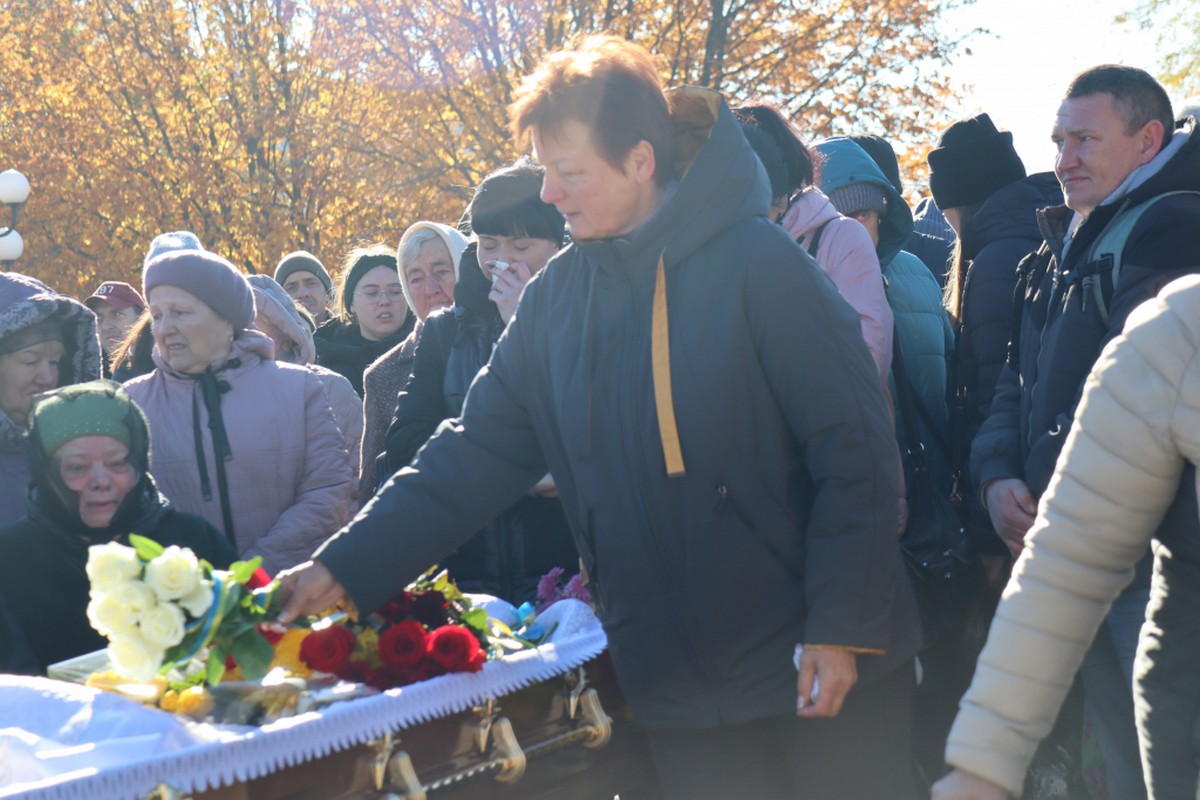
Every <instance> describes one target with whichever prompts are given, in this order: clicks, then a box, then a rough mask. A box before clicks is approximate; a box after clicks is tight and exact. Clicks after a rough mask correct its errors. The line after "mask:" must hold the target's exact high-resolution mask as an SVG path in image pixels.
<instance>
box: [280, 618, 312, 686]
mask: <svg viewBox="0 0 1200 800" xmlns="http://www.w3.org/2000/svg"><path fill="white" fill-rule="evenodd" d="M310 633H312V631H310V630H308V629H307V628H289V629H288V631H287V632H286V633H285V634H283V638H282V639H280V640H279V641H278V642H276V643H275V657H274V658H272V659H271V667H270V668H271V669H275V668H276V667H283V668H284V669H286V670H287V671H288V672H290V673H292V674H293V675H295V676H296V677H298V678H307V677H309V676H310V675H312V670H311V669H309V667H308V665H307V664H305V663H304V661H303V660H301V658H300V645H301V643H303V641H304V640H305V639H306V638H307V637H308V634H310Z"/></svg>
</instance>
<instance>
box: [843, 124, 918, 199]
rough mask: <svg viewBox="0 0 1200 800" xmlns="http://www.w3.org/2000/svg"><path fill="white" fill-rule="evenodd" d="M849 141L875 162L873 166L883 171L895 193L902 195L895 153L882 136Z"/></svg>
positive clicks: (853, 137) (854, 137) (902, 187)
mask: <svg viewBox="0 0 1200 800" xmlns="http://www.w3.org/2000/svg"><path fill="white" fill-rule="evenodd" d="M847 138H848V139H850V141H852V142H854V143H855V144H856V145H858V146H859V147H861V148H862V149H863V150H866V151H867V155H869V156H870V157H871V160H872V161H874V162H875V166H877V167H879V169H880V170H882V171H883V175H884V177H885V178H887V179H888V183H890V184H891V185H892V186H893V187H894V188H895V189H896V191H897V192H899V193H900V194H904V184H902V183H901V182H900V165H899V164H898V163H897V162H896V151H895V150H893V149H892V145H891V143H889V142H888V140H887V139H884V138H883V137H882V136H849V137H847Z"/></svg>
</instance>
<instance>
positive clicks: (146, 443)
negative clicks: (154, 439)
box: [0, 380, 236, 673]
mask: <svg viewBox="0 0 1200 800" xmlns="http://www.w3.org/2000/svg"><path fill="white" fill-rule="evenodd" d="M27 452H28V460H29V467H30V472H31V473H32V475H33V482H32V485H31V488H30V492H29V503H28V515H27V516H26V517H25V518H24V519H22V520H20V521H19V522H17V523H15V524H13V525H10V526H8V527H6V528H4V529H0V608H5V609H6V610H7V614H5V615H4V617H5V618H4V619H0V627H2V628H4V630H3V631H0V643H12V644H13V646H12V647H8V646H6V647H0V672H17V673H42V672H45V670H46V668H47V667H48V666H49V665H51V664H54V663H57V662H59V661H63V660H66V659H69V658H74V657H75V656H78V655H81V654H83V653H88V652H91V651H93V650H99V649H101V648H102V647H104V646H105V640H104V639H103V637H101V635H100V634H99V633H97V632H96V631H95V629H93V628H92V626H91V624H90V623H89V622H88V613H87V608H88V592H89V588H90V585H89V582H88V577H87V573H86V570H85V567H86V565H87V560H88V547H90V546H92V545H102V544H106V543H109V542H119V543H121V544H128V537H129V534H130V533H136V534H138V535H139V536H145V537H147V538H150V539H154V540H155V541H157V542H158V543H159V544H162V545H165V546H169V545H178V546H180V547H187V548H190V549H191V550H192V551H193V552H194V553H195V554H196V556H197V557H198V558H203V559H206V560H207V561H208V562H209V563H211V564H213V565H214V566H216V567H219V568H224V567H227V566H229V564H230V563H231V562H232V561H233V560H234V558H235V557H236V553H235V552H234V549H233V546H232V545H230V544H229V542H228V541H226V540H225V537H224V536H222V535H221V533H220V532H219V531H217V530H216V529H215V528H214V527H213V526H212V525H210V524H209V523H208V522H206V521H205V520H203V519H201V518H200V517H197V516H194V515H192V514H186V513H183V512H181V511H178V510H177V509H176V508H175V507H174V506H172V505H171V503H170V501H168V500H167V499H166V498H165V497H163V495H162V494H160V493H159V491H158V488H157V486H156V485H155V483H154V479H153V478H151V477H150V472H149V466H150V429H149V425H148V423H147V422H146V416H145V414H143V413H142V410H141V409H140V408H138V407H137V405H136V404H135V403H134V402H133V400H132V399H131V398H130V396H129V394H128V393H127V392H126V391H125V390H124V389H122V388H121V386H120V385H119V384H116V383H113V382H111V381H103V380H99V381H91V382H89V383H82V384H76V385H74V386H68V387H66V388H63V389H59V390H57V391H54V392H51V393H49V394H48V395H45V396H44V397H43V398H41V399H39V400H38V401H37V402H36V403H35V405H34V406H33V410H32V411H31V413H30V427H29V437H28V447H27ZM23 651H24V652H23ZM29 653H32V656H33V658H32V663H31V661H30V659H29V658H28V654H29Z"/></svg>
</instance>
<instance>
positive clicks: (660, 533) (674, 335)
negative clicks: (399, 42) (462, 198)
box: [316, 89, 921, 729]
mask: <svg viewBox="0 0 1200 800" xmlns="http://www.w3.org/2000/svg"><path fill="white" fill-rule="evenodd" d="M668 99H669V102H670V104H671V111H672V116H673V118H674V120H675V124H676V132H677V141H678V143H679V144H678V153H679V158H678V160H677V163H678V164H680V165H681V173H680V175H679V182H678V186H677V187H676V188H675V190H674V191H672V192H669V193H668V195H667V196H666V197H665V198H664V200H663V202H662V203H661V205H660V206H659V208H658V210H657V211H656V212H655V213H654V215H653V216H652V217H651V218H650V219H649V220H647V221H646V222H645V223H643V224H642V225H641V226H640V227H638V228H637V229H636V230H635V231H632V232H631V233H629V234H628V235H625V236H620V237H615V238H612V239H603V240H595V241H589V242H586V243H580V242H576V243H574V244H573V245H571V246H570V247H568V248H567V249H566V250H564V251H563V252H562V253H560V254H559V255H558V256H557V257H555V258H554V260H552V261H551V262H550V264H549V265H547V267H546V268H545V269H544V270H542V272H541V273H539V275H538V276H537V277H535V278H534V279H533V280H532V281H531V282H530V283H529V285H528V286H526V288H525V292H524V295H523V296H522V298H521V303H520V306H519V308H518V310H517V315H516V317H515V318H514V319H513V321H512V322H511V323H510V324H509V326H508V328H507V329H506V330H505V332H504V334H503V335H502V336H501V337H500V341H499V343H498V345H497V347H496V351H495V352H494V353H493V354H492V358H491V361H490V362H489V363H488V365H487V366H486V367H485V368H484V369H483V371H481V372H480V373H479V375H478V376H477V377H476V379H475V382H474V383H473V384H472V386H471V390H470V393H469V396H468V397H467V401H466V404H465V405H464V407H463V415H462V419H461V421H458V422H448V423H443V424H442V426H441V427H440V428H439V429H438V432H437V433H436V434H435V435H434V437H433V438H432V439H431V440H430V441H429V442H428V444H426V445H425V447H424V448H423V449H422V450H421V452H420V454H419V456H418V457H417V460H416V462H415V464H414V465H413V466H412V467H406V468H405V469H403V470H401V471H400V472H399V473H398V474H397V475H396V476H394V477H393V478H392V480H391V481H390V482H389V483H388V484H387V485H385V486H384V488H383V489H381V490H380V492H379V494H378V495H376V496H375V498H374V500H372V501H371V502H370V503H368V504H367V506H366V507H365V508H364V509H363V511H362V512H361V513H360V514H359V516H358V517H357V519H356V520H355V521H354V522H353V523H352V524H351V525H350V526H349V527H347V528H345V529H343V530H342V531H341V532H340V533H339V534H338V535H337V536H335V537H333V538H332V539H330V540H329V541H328V542H326V544H325V545H323V547H322V548H321V549H320V550H318V551H317V553H316V557H317V558H318V559H319V560H321V561H322V563H324V564H325V566H326V567H328V568H329V570H330V571H331V572H332V573H333V575H334V576H335V577H336V578H337V579H338V581H339V582H340V583H341V584H342V585H343V586H344V587H345V588H346V589H347V590H348V591H349V593H350V595H351V596H352V598H353V599H354V601H355V603H356V604H357V605H358V607H359V608H364V609H365V608H375V607H377V606H379V605H380V604H381V603H383V602H385V601H386V600H387V599H388V598H389V597H391V596H392V595H394V594H395V592H396V591H397V589H399V588H400V587H402V586H403V585H404V584H405V582H406V581H408V580H410V579H411V578H413V577H415V576H416V575H417V574H419V573H420V572H421V571H422V570H424V569H425V568H426V567H427V566H428V565H429V564H431V563H434V562H436V561H437V560H438V559H440V558H441V557H442V556H444V555H445V554H446V553H447V552H449V551H450V550H452V549H453V548H454V547H456V546H458V545H459V544H461V543H462V542H464V541H466V539H467V538H468V537H469V536H470V535H471V534H472V533H473V532H474V531H476V530H478V529H479V527H480V526H482V525H483V524H484V523H485V522H486V521H487V520H489V519H491V518H492V517H494V516H495V515H496V514H497V513H499V512H500V511H502V510H503V509H505V508H508V507H509V506H510V505H512V503H513V502H514V501H516V500H517V499H519V498H520V497H522V496H523V495H524V494H525V492H527V491H528V489H529V487H530V485H532V484H533V482H534V481H536V480H537V479H538V478H540V477H541V476H542V475H543V474H545V473H546V472H547V471H549V472H551V473H552V474H553V475H554V478H555V481H556V482H557V484H558V489H559V493H560V495H561V497H562V502H563V507H564V508H565V509H566V512H567V518H568V520H570V523H571V528H572V531H573V533H574V534H575V543H576V546H577V547H578V548H579V552H580V556H581V558H582V560H583V562H584V565H585V566H586V567H587V569H588V572H589V574H590V578H591V584H590V588H592V589H593V590H594V591H593V594H594V596H595V597H596V598H597V600H598V602H599V604H600V606H601V609H600V615H601V619H602V621H603V623H604V627H605V630H606V631H607V633H608V645H609V651H610V653H611V654H612V659H613V663H614V665H615V667H616V671H617V677H618V680H619V682H620V684H621V688H622V690H623V692H624V693H625V696H626V697H627V698H628V700H629V702H630V705H631V706H632V708H633V711H634V713H635V714H636V715H637V717H638V719H639V721H640V722H641V723H642V724H645V725H647V726H651V727H655V728H677V729H678V728H699V727H711V726H715V725H734V724H737V723H740V722H745V721H749V720H754V719H760V718H763V717H769V716H778V715H782V714H791V713H795V708H796V672H795V670H794V669H792V666H791V659H792V653H793V649H794V647H795V645H796V643H798V642H803V643H806V644H810V645H823V646H830V647H841V648H847V649H851V650H854V651H856V652H860V653H862V655H860V656H859V657H858V672H859V678H860V680H859V686H864V685H869V684H870V683H872V681H874V680H876V679H877V678H879V677H881V676H883V675H885V674H890V673H893V672H894V671H895V670H896V669H898V668H900V667H902V666H903V665H906V664H907V663H909V662H910V660H911V658H912V656H913V655H914V654H915V652H916V650H917V647H918V645H919V643H920V636H921V634H920V623H919V620H918V619H917V616H916V607H915V603H914V602H913V598H912V592H911V589H910V587H909V586H908V582H907V579H906V577H905V574H904V567H903V565H902V564H901V561H900V555H899V548H898V546H897V541H896V503H897V497H898V493H899V477H898V474H897V473H898V468H897V464H896V458H895V452H896V450H895V448H896V444H895V438H894V434H895V432H894V430H893V429H892V421H891V415H890V414H889V413H888V408H887V405H886V403H885V401H884V398H883V392H882V391H881V390H880V386H879V378H878V375H877V374H876V372H875V367H874V364H873V363H872V360H871V357H870V355H869V354H868V352H867V348H866V345H865V344H864V343H863V338H862V334H861V332H860V328H859V322H858V315H857V314H856V313H855V312H854V310H853V309H851V308H850V306H849V305H848V304H847V303H846V302H845V301H844V300H842V298H841V297H840V296H839V295H838V293H837V290H836V289H835V288H834V286H833V283H832V282H831V281H830V280H829V278H828V277H827V276H826V275H825V273H824V272H823V271H822V270H821V268H820V267H818V266H817V264H816V263H815V262H814V261H813V260H812V259H811V258H809V257H808V256H807V255H806V254H805V253H804V252H803V251H802V250H801V249H800V247H799V246H798V245H797V244H796V243H795V242H794V241H792V239H791V237H789V236H788V235H787V234H786V233H785V232H784V231H783V230H782V229H781V228H780V227H779V226H777V225H773V224H772V223H771V222H770V221H769V220H768V219H767V217H766V215H767V210H768V208H769V205H770V189H769V186H768V182H767V177H766V174H765V173H764V172H763V169H762V167H761V165H760V164H759V163H758V160H757V157H756V156H755V155H754V151H753V150H752V149H751V148H750V145H749V143H748V142H747V141H746V138H745V137H744V136H743V135H742V133H741V130H740V128H739V127H738V124H737V122H736V120H735V119H734V117H733V115H732V114H731V113H730V111H729V109H728V107H727V106H726V105H725V103H724V101H723V100H722V99H721V97H720V95H719V94H717V93H715V92H709V91H706V90H702V89H681V90H675V91H673V92H670V93H668ZM660 259H661V263H662V270H661V272H662V275H663V276H664V277H663V283H662V285H663V287H664V290H663V293H662V296H661V297H662V298H663V301H662V302H660V303H659V313H658V318H659V322H660V327H659V331H658V334H657V335H655V334H654V333H653V332H652V329H653V326H652V319H653V318H654V316H655V314H654V311H653V309H654V307H655V302H654V298H655V295H656V286H657V285H658V278H657V276H658V274H659V264H660ZM664 329H665V330H666V331H668V332H669V350H668V351H667V355H668V357H667V358H666V359H661V358H660V361H659V364H660V367H659V370H660V375H663V377H666V376H665V374H664V373H663V369H664V362H665V363H666V364H669V369H670V374H669V383H666V384H663V385H669V386H671V388H672V393H671V394H672V396H673V400H672V401H671V402H670V407H671V408H673V410H674V416H675V422H676V425H675V428H676V430H677V431H678V442H679V446H680V449H681V451H682V458H683V460H684V462H685V463H684V466H685V472H684V474H682V475H677V476H676V477H670V476H669V475H668V474H667V469H666V460H665V455H664V453H665V452H666V451H665V450H664V444H663V442H664V435H665V434H664V432H663V431H662V430H661V429H660V427H659V421H658V420H659V413H660V412H662V413H664V414H665V413H666V412H665V408H666V407H667V401H666V400H662V401H661V402H659V403H656V395H655V390H654V379H653V374H654V369H653V367H652V357H651V351H652V342H654V341H657V342H659V346H660V348H661V346H662V345H663V344H665V342H664V337H663V335H662V334H663V330H664ZM660 352H661V350H660ZM662 394H663V395H664V396H665V395H666V393H665V392H663V393H662ZM666 441H667V443H668V446H669V445H670V443H671V442H673V441H675V440H674V439H673V438H671V437H669V436H668V437H667V438H666Z"/></svg>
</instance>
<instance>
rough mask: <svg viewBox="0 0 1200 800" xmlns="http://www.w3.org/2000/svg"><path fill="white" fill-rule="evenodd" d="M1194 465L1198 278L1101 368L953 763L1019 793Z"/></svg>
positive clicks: (1198, 442)
mask: <svg viewBox="0 0 1200 800" xmlns="http://www.w3.org/2000/svg"><path fill="white" fill-rule="evenodd" d="M1187 462H1192V463H1200V277H1196V276H1191V277H1187V278H1183V279H1180V280H1178V281H1175V282H1174V283H1172V284H1170V285H1169V286H1168V287H1167V288H1166V289H1164V290H1163V292H1162V294H1160V295H1159V296H1158V297H1157V298H1156V299H1154V300H1150V301H1148V302H1146V303H1145V304H1143V305H1142V306H1141V307H1139V308H1138V309H1137V310H1136V311H1134V313H1133V314H1131V315H1130V316H1129V319H1128V322H1127V323H1126V326H1125V330H1124V332H1123V334H1122V335H1121V336H1120V337H1118V338H1117V339H1114V340H1113V341H1112V342H1110V343H1109V345H1108V346H1107V347H1106V348H1105V350H1104V352H1103V353H1102V354H1101V356H1100V358H1099V360H1098V361H1097V362H1096V366H1095V368H1094V369H1093V370H1092V374H1091V375H1090V376H1089V378H1088V381H1087V384H1086V387H1085V391H1084V395H1083V401H1082V403H1081V404H1080V406H1079V411H1078V413H1077V415H1076V419H1075V425H1074V426H1073V428H1072V431H1071V434H1070V436H1069V437H1068V439H1067V443H1066V446H1065V448H1064V450H1063V453H1062V456H1061V457H1060V459H1059V462H1058V466H1057V469H1056V470H1055V474H1054V478H1053V479H1052V480H1051V481H1050V485H1049V488H1048V489H1047V491H1046V493H1045V495H1044V496H1043V498H1042V501H1041V507H1040V508H1039V510H1038V518H1037V521H1036V523H1035V524H1034V526H1033V528H1032V529H1031V530H1030V532H1029V535H1028V537H1027V538H1026V549H1025V552H1024V553H1023V554H1022V555H1021V558H1020V559H1019V560H1018V561H1017V565H1016V568H1015V569H1014V570H1013V575H1012V579H1011V580H1010V581H1009V584H1008V587H1007V588H1006V589H1005V592H1004V598H1003V600H1002V602H1001V604H1000V607H999V609H998V610H997V611H996V618H995V620H994V622H993V623H992V628H991V631H990V633H989V635H988V642H987V646H986V647H985V648H984V650H983V654H982V655H981V656H980V659H979V665H978V667H977V668H976V671H975V678H974V681H973V682H972V684H971V688H970V690H969V691H968V692H967V695H966V697H964V698H963V701H962V705H961V710H960V712H959V715H958V718H957V719H956V720H955V723H954V728H953V730H952V731H951V734H950V739H949V742H948V744H947V747H946V760H947V761H948V762H949V763H950V764H952V765H953V766H955V767H958V768H960V769H964V770H967V771H969V772H973V773H975V774H976V775H980V776H982V777H984V778H986V779H988V780H990V781H992V782H994V783H997V784H999V785H1001V786H1004V787H1005V788H1007V789H1008V790H1009V791H1010V792H1012V793H1013V794H1016V795H1019V794H1020V791H1021V784H1022V779H1023V778H1024V775H1025V771H1026V769H1027V767H1028V765H1029V762H1030V760H1031V759H1032V758H1033V754H1034V750H1035V749H1036V747H1037V744H1038V742H1039V741H1041V739H1042V738H1044V737H1045V736H1046V735H1047V734H1048V733H1049V731H1050V728H1051V726H1052V725H1053V723H1054V719H1055V716H1056V714H1057V710H1058V708H1059V706H1060V705H1061V704H1062V701H1063V698H1064V697H1065V695H1066V693H1067V690H1068V689H1069V688H1070V685H1071V681H1072V679H1073V677H1074V675H1075V673H1076V671H1077V670H1078V669H1079V665H1080V663H1081V662H1082V660H1083V656H1084V653H1085V652H1086V651H1087V649H1088V646H1089V645H1090V643H1091V641H1092V638H1093V637H1094V636H1095V633H1096V631H1097V629H1098V628H1099V626H1100V624H1101V622H1102V621H1103V619H1104V617H1105V615H1106V614H1107V613H1108V609H1109V606H1110V605H1111V603H1112V601H1113V599H1114V598H1116V596H1117V595H1118V594H1119V593H1120V591H1121V590H1122V589H1123V588H1124V587H1125V585H1126V584H1128V583H1129V581H1130V580H1131V579H1132V577H1133V572H1134V566H1135V565H1136V564H1137V562H1138V560H1139V559H1140V558H1141V557H1142V555H1143V554H1144V553H1145V551H1146V546H1147V544H1148V543H1149V542H1150V539H1151V537H1152V536H1153V535H1154V532H1155V530H1156V528H1157V527H1158V525H1159V523H1160V521H1161V520H1162V517H1163V514H1164V513H1165V511H1166V509H1167V507H1168V506H1169V505H1170V503H1171V501H1172V500H1173V499H1174V497H1175V495H1176V493H1177V491H1178V489H1179V481H1180V475H1181V473H1182V471H1183V469H1184V466H1185V464H1186V463H1187ZM1155 581H1156V592H1157V590H1158V576H1156V578H1155ZM1151 607H1152V608H1153V607H1154V602H1153V601H1152V602H1151ZM1143 635H1145V634H1143ZM1141 658H1142V656H1141V655H1139V660H1140V659H1141ZM1140 669H1141V664H1139V670H1140Z"/></svg>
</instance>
